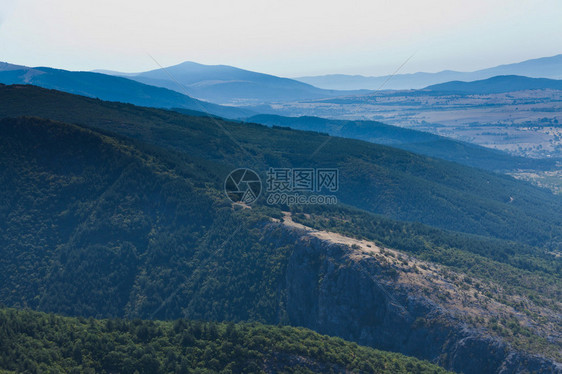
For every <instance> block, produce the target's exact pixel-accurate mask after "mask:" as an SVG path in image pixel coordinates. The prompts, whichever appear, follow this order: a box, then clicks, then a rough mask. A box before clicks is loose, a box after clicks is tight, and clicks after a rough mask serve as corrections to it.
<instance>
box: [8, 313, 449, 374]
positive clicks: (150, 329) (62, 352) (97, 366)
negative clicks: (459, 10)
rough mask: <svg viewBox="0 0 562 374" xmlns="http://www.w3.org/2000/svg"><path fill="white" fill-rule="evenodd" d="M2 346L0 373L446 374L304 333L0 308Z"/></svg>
mask: <svg viewBox="0 0 562 374" xmlns="http://www.w3.org/2000/svg"><path fill="white" fill-rule="evenodd" d="M0 348H1V349H0V373H16V372H18V373H23V372H25V373H123V374H126V373H131V374H132V373H147V374H158V373H216V372H221V373H241V372H244V373H275V372H287V373H344V372H345V373H349V372H353V373H373V372H379V373H445V370H443V369H441V368H439V367H438V366H435V365H432V364H430V363H428V362H425V361H420V360H416V359H413V358H409V357H406V356H402V355H399V354H395V353H386V352H381V351H377V350H374V349H371V348H366V347H361V346H358V345H357V344H355V343H349V342H346V341H344V340H342V339H338V338H330V337H326V336H322V335H319V334H317V333H314V332H312V331H310V330H306V329H301V328H293V327H273V326H267V325H261V324H257V323H252V324H249V323H244V324H224V323H213V322H198V321H186V320H176V321H175V322H153V321H142V320H132V321H128V320H94V319H84V318H79V319H77V318H68V317H67V318H64V317H60V316H55V315H52V314H44V313H37V312H30V311H16V310H13V309H0Z"/></svg>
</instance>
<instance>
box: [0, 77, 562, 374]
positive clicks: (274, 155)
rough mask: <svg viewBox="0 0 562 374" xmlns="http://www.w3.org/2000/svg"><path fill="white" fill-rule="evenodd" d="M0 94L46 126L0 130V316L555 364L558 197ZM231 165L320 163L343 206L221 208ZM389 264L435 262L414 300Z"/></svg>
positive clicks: (306, 140) (325, 141) (316, 145)
mask: <svg viewBox="0 0 562 374" xmlns="http://www.w3.org/2000/svg"><path fill="white" fill-rule="evenodd" d="M0 95H1V96H2V99H3V100H2V101H1V102H2V103H3V104H2V105H0V114H1V115H2V116H4V117H7V116H12V117H15V116H18V115H19V114H24V113H26V114H28V115H35V116H42V117H44V118H50V119H43V118H37V117H20V118H4V119H2V120H0V134H1V136H0V182H1V183H2V185H3V186H4V188H3V189H2V190H0V201H2V204H0V221H1V222H3V224H2V225H0V250H1V251H2V253H1V254H2V255H1V256H0V285H1V287H0V302H2V303H4V304H6V305H8V306H10V307H18V308H25V307H30V308H33V309H39V310H43V311H48V312H56V313H61V314H66V315H75V316H76V315H79V316H85V317H90V316H91V317H99V318H107V317H118V318H123V317H125V318H148V319H177V318H179V317H187V318H189V319H201V320H214V321H235V322H236V321H258V322H263V323H269V324H278V323H281V324H287V325H296V326H305V327H309V328H313V329H315V330H316V331H319V332H322V333H326V334H330V335H336V336H341V337H344V338H346V339H348V340H353V341H356V342H360V343H361V344H365V345H371V346H374V347H378V348H385V349H387V350H394V351H400V352H402V353H406V354H409V355H415V356H417V357H421V358H424V359H429V360H433V361H434V362H437V363H439V364H440V365H443V366H445V367H447V368H457V367H463V365H466V364H467V362H468V361H469V357H470V355H473V354H475V352H477V351H479V350H482V351H483V352H486V353H485V354H482V357H481V359H480V360H479V361H478V365H476V364H475V365H474V370H473V371H472V372H474V373H478V372H482V370H485V371H490V372H495V371H497V370H499V368H500V367H509V368H512V369H513V370H515V369H514V368H517V367H522V365H525V362H532V363H533V365H534V366H533V367H535V368H536V369H537V371H541V370H543V371H545V372H548V371H547V370H550V369H549V368H552V367H556V366H555V365H556V364H555V363H553V362H555V361H556V360H558V359H559V358H558V357H559V353H557V352H559V347H560V342H559V340H557V338H556V336H557V334H558V331H559V327H556V326H557V325H559V311H560V303H559V300H560V297H561V295H560V289H561V288H560V282H561V279H560V269H561V261H562V258H560V257H559V256H557V253H558V252H557V251H558V250H559V249H557V247H556V246H557V243H558V241H559V237H558V235H559V231H560V230H561V229H560V227H559V225H558V221H557V220H559V219H560V216H559V215H558V214H557V213H556V212H555V211H556V209H558V208H559V205H560V200H559V198H557V197H556V196H553V195H552V194H550V193H549V192H548V191H545V190H541V189H538V188H536V187H533V186H531V185H529V184H526V183H522V182H518V181H516V180H513V179H511V178H509V177H505V176H501V175H497V174H493V173H490V172H485V171H482V170H477V169H471V168H468V167H463V166H460V165H457V164H454V163H449V162H445V161H441V160H436V159H430V158H426V157H423V156H419V155H414V154H411V153H408V152H404V151H401V150H397V149H393V148H390V147H386V146H381V145H376V144H369V143H365V142H361V141H356V140H347V139H341V138H335V137H328V136H326V135H322V134H318V133H310V132H302V131H295V130H290V129H280V128H268V127H265V126H261V125H256V124H243V123H233V122H227V121H224V120H221V119H217V118H212V119H210V118H203V117H192V116H186V115H182V114H179V113H176V112H171V111H162V110H156V109H149V108H139V107H134V106H132V105H123V104H117V103H107V102H102V101H99V100H94V99H89V98H84V97H79V96H74V95H69V94H63V93H60V92H56V91H47V90H43V89H39V88H35V87H28V86H26V87H23V86H7V87H2V89H0ZM33 100H35V102H36V103H37V105H29V104H30V103H31V102H33ZM57 121H66V122H69V123H63V122H57ZM70 123H74V124H70ZM316 150H318V151H316ZM244 166H248V167H252V168H254V169H255V170H257V171H258V172H259V173H260V174H261V176H262V178H263V180H265V171H266V170H267V168H268V167H270V166H271V167H297V166H309V167H319V166H324V167H338V168H339V170H340V178H341V181H340V191H338V192H337V196H338V198H339V199H340V201H342V202H344V203H347V204H348V205H347V206H345V205H342V204H339V205H337V206H333V207H328V206H302V207H285V206H271V205H268V204H267V203H266V202H265V198H264V197H262V198H261V199H260V200H258V202H257V203H256V204H254V205H253V206H252V207H251V209H247V208H246V209H245V208H243V207H241V206H240V205H233V204H232V203H231V202H230V201H229V200H227V199H226V196H225V194H224V192H223V190H222V189H223V186H224V184H223V183H224V178H225V176H226V175H228V173H229V172H230V171H231V170H232V169H233V168H235V167H244ZM353 205H355V207H353ZM358 208H362V209H358ZM283 211H285V214H286V213H287V212H289V211H291V212H292V214H293V217H294V219H295V221H297V222H301V223H303V224H305V225H307V226H309V227H313V228H317V229H322V230H327V231H331V232H339V233H342V234H344V235H346V236H347V237H357V238H361V239H366V240H369V241H371V242H370V243H371V244H369V245H371V246H375V245H376V246H381V247H386V248H392V249H393V250H399V251H401V253H402V254H404V255H402V254H401V255H400V256H399V257H397V258H399V260H398V261H396V262H395V261H394V260H389V257H388V256H386V255H385V256H386V257H385V258H384V259H382V258H381V259H379V258H378V257H376V256H367V257H365V258H363V257H362V256H363V255H362V256H359V257H357V256H356V254H354V252H353V251H354V249H353V248H352V247H349V248H348V247H345V246H334V245H332V244H330V243H329V242H321V243H320V242H317V241H314V240H311V239H310V238H309V237H308V236H307V234H303V233H301V232H299V231H294V230H292V229H290V228H288V227H286V225H285V224H284V223H283V221H282V220H283V217H284V215H283ZM374 212H378V213H382V214H373V213H374ZM402 216H405V217H410V219H411V220H415V219H416V217H421V218H420V219H418V220H419V221H422V222H423V221H425V222H426V223H430V224H432V225H433V226H434V227H431V226H429V225H424V224H421V223H412V222H399V221H396V220H395V219H393V218H400V217H402ZM275 220H277V221H276V222H274V221H275ZM469 224H470V225H469ZM444 227H445V228H455V227H458V228H459V230H458V231H464V232H465V233H461V232H452V231H446V230H443V228H444ZM503 230H508V233H504V231H503ZM467 233H470V234H467ZM475 233H478V234H482V235H480V236H477V235H475ZM509 235H510V236H509ZM506 237H507V239H509V241H508V240H506V239H505V238H506ZM536 244H539V245H540V246H533V245H536ZM406 254H407V256H412V258H415V259H416V260H415V261H423V266H424V267H425V268H428V266H433V265H427V264H436V265H438V266H439V267H443V268H440V270H435V271H434V272H433V273H432V274H433V275H432V277H436V279H437V278H438V279H440V281H439V282H437V283H435V284H433V285H432V286H431V287H434V289H426V291H423V292H421V289H420V288H419V286H418V285H416V284H410V283H408V286H407V287H406V286H404V287H402V282H397V283H396V284H395V285H394V281H396V280H399V279H407V278H408V277H410V276H414V275H415V274H424V273H423V272H424V271H426V270H423V268H421V265H420V266H417V265H416V266H414V265H413V264H414V262H413V260H410V259H407V258H405V257H402V256H406ZM383 257H384V256H383ZM400 258H401V259H400ZM379 260H380V261H379ZM420 269H422V270H420ZM404 277H405V278H404ZM408 282H410V281H408ZM443 284H445V286H446V287H452V289H455V288H457V287H458V289H459V290H463V291H462V292H464V293H466V294H467V295H468V294H470V295H469V296H466V297H467V299H466V300H464V301H462V302H461V304H462V307H467V308H468V307H469V306H470V308H472V309H471V310H472V312H471V313H473V314H470V318H464V317H462V314H459V315H457V314H455V313H453V312H452V311H450V310H448V308H449V306H450V304H447V303H453V302H457V303H459V302H460V301H459V300H455V299H454V298H451V297H450V296H447V294H450V291H446V289H447V288H446V287H445V286H444V285H443ZM381 289H382V290H383V291H381ZM431 290H433V291H431ZM432 293H435V295H437V296H439V297H437V298H432ZM452 295H455V294H454V293H453V294H452ZM397 302H398V304H397ZM440 303H441V304H440ZM465 303H468V304H466V306H465ZM396 305H405V306H402V307H401V308H404V310H406V313H404V312H401V311H400V310H401V309H400V308H398V309H397V307H396ZM455 308H461V305H456V306H455ZM455 310H456V309H455ZM461 310H462V309H461ZM311 316H317V319H314V318H313V317H311ZM344 326H347V327H345V328H344ZM547 327H548V328H547ZM426 341H427V342H426ZM422 342H426V343H422ZM428 342H430V343H428ZM467 342H470V344H468V343H467ZM505 342H507V343H505ZM530 355H531V356H530ZM532 355H535V356H532ZM536 355H539V356H536ZM540 356H545V357H547V358H546V359H545V358H541V357H540ZM537 357H539V358H537ZM548 360H554V361H548ZM553 365H554V366H553Z"/></svg>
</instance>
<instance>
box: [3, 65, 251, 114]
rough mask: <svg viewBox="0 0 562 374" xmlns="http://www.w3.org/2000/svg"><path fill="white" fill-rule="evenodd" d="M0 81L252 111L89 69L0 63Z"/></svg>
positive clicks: (141, 101)
mask: <svg viewBox="0 0 562 374" xmlns="http://www.w3.org/2000/svg"><path fill="white" fill-rule="evenodd" d="M0 83H3V84H32V85H36V86H40V87H44V88H49V89H56V90H60V91H65V92H69V93H73V94H78V95H83V96H89V97H94V98H98V99H101V100H106V101H117V102H122V103H130V104H135V105H140V106H148V107H156V108H179V109H185V110H191V111H198V112H208V113H211V114H213V115H218V116H222V117H228V118H242V117H247V116H248V115H251V114H252V112H251V111H249V110H244V109H239V108H233V107H227V106H221V105H217V104H213V103H207V102H203V101H200V100H197V99H194V98H192V97H189V96H187V95H183V94H181V93H178V92H175V91H171V90H168V89H165V88H161V87H154V86H150V85H146V84H142V83H139V82H136V81H134V80H131V79H126V78H122V77H115V76H111V75H106V74H100V73H92V72H77V71H68V70H61V69H52V68H46V67H34V68H30V67H26V66H19V65H11V64H7V63H0ZM192 114H193V113H192Z"/></svg>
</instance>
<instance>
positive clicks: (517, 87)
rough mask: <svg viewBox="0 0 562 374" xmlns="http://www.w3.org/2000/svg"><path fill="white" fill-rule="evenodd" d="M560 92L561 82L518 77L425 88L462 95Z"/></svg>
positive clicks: (436, 85) (509, 76) (502, 77)
mask: <svg viewBox="0 0 562 374" xmlns="http://www.w3.org/2000/svg"><path fill="white" fill-rule="evenodd" d="M539 89H552V90H562V80H555V79H546V78H529V77H521V76H518V75H499V76H496V77H492V78H488V79H482V80H478V81H473V82H461V81H452V82H446V83H440V84H434V85H432V86H429V87H426V88H425V90H428V91H438V92H449V93H450V92H455V93H462V94H495V93H504V92H514V91H523V90H539Z"/></svg>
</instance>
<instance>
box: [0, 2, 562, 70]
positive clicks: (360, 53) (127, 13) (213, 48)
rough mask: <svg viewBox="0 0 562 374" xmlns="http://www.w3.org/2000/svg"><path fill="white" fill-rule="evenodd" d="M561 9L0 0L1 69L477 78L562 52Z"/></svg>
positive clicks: (557, 5) (553, 5)
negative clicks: (188, 66)
mask: <svg viewBox="0 0 562 374" xmlns="http://www.w3.org/2000/svg"><path fill="white" fill-rule="evenodd" d="M561 20H562V0H529V1H527V0H468V1H455V0H388V1H387V0H365V1H363V0H360V1H353V0H346V1H330V0H321V1H316V0H298V1H294V0H282V1H277V0H237V1H234V0H202V1H185V0H182V1H179V0H177V1H176V0H159V1H141V0H135V1H129V0H127V1H119V0H95V1H90V0H0V61H7V62H10V63H16V64H22V65H28V66H51V67H58V68H63V69H70V70H91V69H112V70H120V71H127V72H135V71H144V70H151V69H155V68H157V67H158V66H156V65H155V63H154V61H153V60H152V59H151V58H150V57H149V56H148V54H150V55H152V56H154V58H155V59H156V60H157V61H158V62H159V63H160V64H162V65H164V66H168V65H173V64H177V63H180V62H182V61H187V60H189V61H196V62H200V63H205V64H226V65H234V66H237V67H241V68H245V69H250V70H255V71H260V72H266V73H272V74H276V75H282V76H289V77H293V76H300V75H315V74H326V73H346V74H364V75H383V74H389V73H392V72H393V71H394V70H395V69H396V68H398V66H400V65H401V64H402V63H403V62H404V61H405V60H406V59H407V58H408V57H409V56H411V55H414V56H413V57H412V58H411V59H410V60H409V62H408V63H407V64H406V65H405V66H404V67H403V69H402V70H401V72H416V71H431V72H434V71H440V70H444V69H453V70H462V71H471V70H476V69H479V68H484V67H489V66H494V65H498V64H502V63H510V62H516V61H522V60H526V59H529V58H536V57H543V56H551V55H556V54H560V53H562V21H561Z"/></svg>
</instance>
